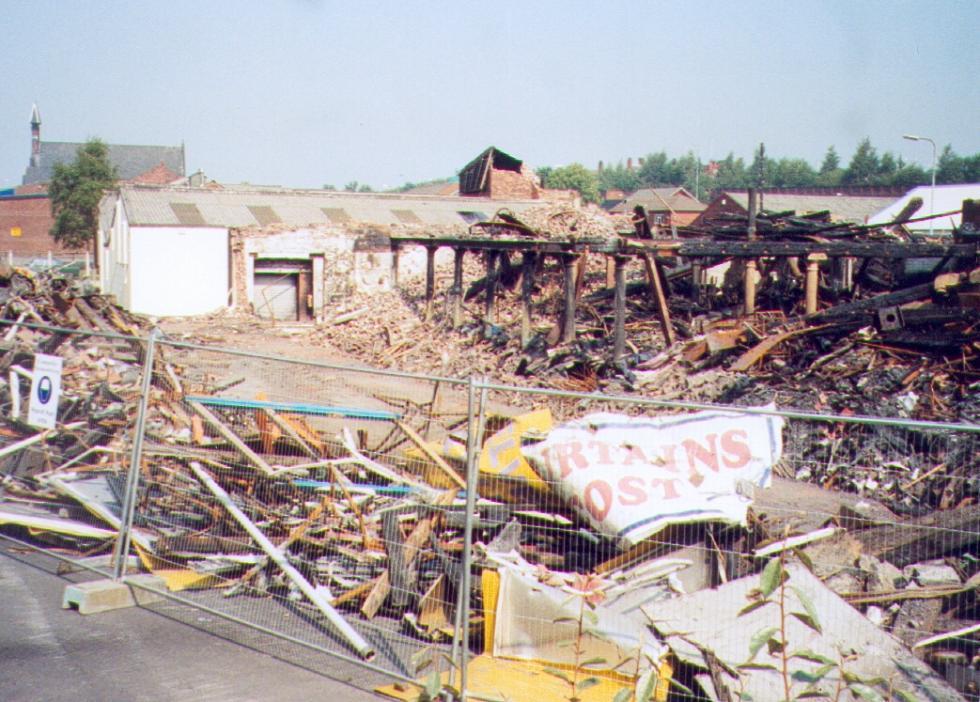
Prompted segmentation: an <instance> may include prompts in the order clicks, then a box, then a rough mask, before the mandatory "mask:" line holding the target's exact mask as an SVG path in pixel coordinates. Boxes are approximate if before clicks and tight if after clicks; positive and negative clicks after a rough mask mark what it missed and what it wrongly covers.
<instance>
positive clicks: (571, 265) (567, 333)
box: [561, 254, 578, 344]
mask: <svg viewBox="0 0 980 702" xmlns="http://www.w3.org/2000/svg"><path fill="white" fill-rule="evenodd" d="M577 258H578V256H575V255H574V254H565V255H564V256H563V257H562V264H564V267H565V316H564V319H563V320H562V323H563V326H562V334H561V340H562V342H563V343H566V344H570V343H571V342H573V341H575V262H576V259H577Z"/></svg>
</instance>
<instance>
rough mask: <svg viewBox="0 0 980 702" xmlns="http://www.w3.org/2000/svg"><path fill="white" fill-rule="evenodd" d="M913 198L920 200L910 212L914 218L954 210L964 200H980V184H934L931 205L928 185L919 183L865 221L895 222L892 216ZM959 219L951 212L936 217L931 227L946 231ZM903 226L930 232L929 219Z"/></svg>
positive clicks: (895, 215) (930, 191)
mask: <svg viewBox="0 0 980 702" xmlns="http://www.w3.org/2000/svg"><path fill="white" fill-rule="evenodd" d="M914 197H917V198H920V199H921V200H922V207H920V208H919V209H918V210H917V211H916V213H915V214H914V215H912V218H913V219H917V218H919V217H927V216H929V215H930V214H941V213H943V212H953V211H955V210H959V209H960V208H961V207H963V201H964V200H980V183H963V184H961V185H937V186H936V198H935V200H936V202H935V205H933V204H932V187H931V186H929V185H922V186H919V187H918V188H913V189H912V190H910V191H908V192H907V193H905V195H904V196H903V197H902V198H900V199H898V200H895V201H893V202H892V203H891V204H889V205H888V206H887V207H885V208H883V209H882V210H880V211H879V212H876V213H875V214H874V215H872V216H871V217H870V218H868V224H885V223H887V222H894V221H895V217H897V216H898V213H899V212H901V211H902V210H903V209H905V206H906V205H907V204H908V203H909V200H911V199H912V198H914ZM933 208H934V209H933ZM962 221H963V218H962V217H961V215H958V214H955V215H951V216H949V217H939V218H937V219H936V220H935V221H934V222H933V225H932V227H933V230H934V231H946V232H948V231H952V230H953V227H958V226H960V223H961V222H962ZM905 226H906V228H908V229H910V230H912V231H914V232H922V233H926V232H928V231H929V222H928V220H927V221H925V222H910V223H909V224H906V225H905Z"/></svg>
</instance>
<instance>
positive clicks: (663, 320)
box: [643, 254, 677, 347]
mask: <svg viewBox="0 0 980 702" xmlns="http://www.w3.org/2000/svg"><path fill="white" fill-rule="evenodd" d="M643 266H644V267H645V268H646V272H647V280H648V281H649V282H650V289H651V291H652V292H653V299H654V302H655V303H656V305H657V316H658V317H659V319H660V327H661V329H663V332H664V339H666V341H667V346H668V347H670V346H673V345H674V342H675V341H677V336H676V334H675V333H674V325H673V324H672V323H671V321H670V308H669V307H668V306H667V298H666V296H665V295H664V289H663V285H661V282H660V269H659V266H658V265H657V261H656V259H655V258H653V257H652V256H650V255H649V254H647V255H644V256H643Z"/></svg>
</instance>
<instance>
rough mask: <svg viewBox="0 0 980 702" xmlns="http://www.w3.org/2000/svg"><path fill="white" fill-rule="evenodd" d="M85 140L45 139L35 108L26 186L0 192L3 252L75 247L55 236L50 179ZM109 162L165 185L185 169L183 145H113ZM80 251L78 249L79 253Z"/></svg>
mask: <svg viewBox="0 0 980 702" xmlns="http://www.w3.org/2000/svg"><path fill="white" fill-rule="evenodd" d="M81 146H84V144H81V143H74V142H64V141H42V139H41V113H40V111H39V110H38V108H37V105H34V108H33V109H32V111H31V156H30V161H29V162H28V165H27V169H26V170H25V171H24V176H23V178H22V185H20V186H18V187H16V188H11V189H8V190H2V191H0V256H3V255H12V256H13V257H14V258H15V259H20V260H23V259H29V258H32V257H41V256H46V255H47V254H48V253H49V252H50V253H51V254H53V255H56V256H57V255H59V254H65V253H68V252H69V251H70V250H69V249H66V248H65V247H63V246H61V245H59V244H58V243H57V242H55V240H54V239H52V238H51V235H50V233H49V232H50V231H51V227H52V226H53V225H54V218H53V217H52V216H51V201H50V199H49V198H48V195H47V183H48V182H49V181H50V180H51V176H52V175H53V174H54V167H55V165H56V164H58V163H70V162H72V161H74V160H75V155H76V153H77V152H78V149H79V147H81ZM108 146H109V161H110V163H112V165H113V166H115V167H116V172H117V173H118V174H119V178H120V180H123V181H126V182H133V183H145V184H157V185H163V184H167V183H172V182H174V181H175V180H177V179H179V178H181V177H183V176H184V174H185V166H184V146H183V145H180V146H141V145H128V144H109V145H108ZM75 253H76V254H77V253H78V252H77V251H76V252H75Z"/></svg>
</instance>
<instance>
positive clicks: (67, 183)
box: [48, 139, 117, 249]
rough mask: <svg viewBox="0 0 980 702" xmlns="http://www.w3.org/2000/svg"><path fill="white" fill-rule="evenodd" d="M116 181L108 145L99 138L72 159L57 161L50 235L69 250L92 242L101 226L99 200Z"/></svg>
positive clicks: (49, 194)
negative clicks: (63, 161)
mask: <svg viewBox="0 0 980 702" xmlns="http://www.w3.org/2000/svg"><path fill="white" fill-rule="evenodd" d="M116 180H117V176H116V169H115V167H113V165H112V164H111V163H109V147H108V146H106V144H105V142H103V141H101V140H99V139H90V140H89V141H88V142H86V143H85V144H82V146H80V147H78V151H77V152H76V154H75V160H74V161H73V162H71V163H67V164H65V163H57V164H55V167H54V174H53V176H52V178H51V184H50V185H49V186H48V196H49V197H50V198H51V215H52V217H54V226H53V227H51V237H52V238H53V239H54V240H55V241H57V242H58V243H59V244H61V245H62V246H65V247H67V248H69V249H84V248H85V247H86V246H88V245H90V244H92V243H93V242H94V241H95V235H96V232H97V231H98V227H99V202H100V201H101V200H102V195H103V193H105V191H106V190H108V189H109V188H111V187H112V186H113V185H114V184H115V182H116Z"/></svg>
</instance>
